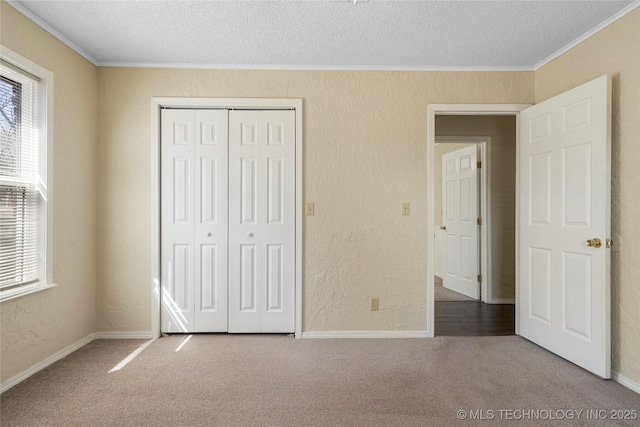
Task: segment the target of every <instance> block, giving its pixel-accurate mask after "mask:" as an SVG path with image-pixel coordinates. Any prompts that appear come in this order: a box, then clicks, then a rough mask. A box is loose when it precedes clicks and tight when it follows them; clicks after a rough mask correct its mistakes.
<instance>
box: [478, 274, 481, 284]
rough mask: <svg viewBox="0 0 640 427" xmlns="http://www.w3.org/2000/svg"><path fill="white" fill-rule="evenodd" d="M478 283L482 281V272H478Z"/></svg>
mask: <svg viewBox="0 0 640 427" xmlns="http://www.w3.org/2000/svg"><path fill="white" fill-rule="evenodd" d="M478 283H482V274H478Z"/></svg>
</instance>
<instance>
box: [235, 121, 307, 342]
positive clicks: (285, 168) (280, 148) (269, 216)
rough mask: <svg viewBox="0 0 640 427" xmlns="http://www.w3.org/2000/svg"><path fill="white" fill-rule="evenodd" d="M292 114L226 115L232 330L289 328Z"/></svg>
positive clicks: (291, 295) (291, 324)
mask: <svg viewBox="0 0 640 427" xmlns="http://www.w3.org/2000/svg"><path fill="white" fill-rule="evenodd" d="M294 218H295V112H294V111H231V112H230V113H229V332H293V330H294V296H295V295H294V275H295V270H294V261H295V219H294Z"/></svg>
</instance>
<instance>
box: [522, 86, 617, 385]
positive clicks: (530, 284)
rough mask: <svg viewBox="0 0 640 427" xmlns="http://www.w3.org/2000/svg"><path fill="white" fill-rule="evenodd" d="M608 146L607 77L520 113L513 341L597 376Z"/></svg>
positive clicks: (606, 328) (604, 328)
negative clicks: (516, 336)
mask: <svg viewBox="0 0 640 427" xmlns="http://www.w3.org/2000/svg"><path fill="white" fill-rule="evenodd" d="M610 138H611V83H610V78H609V77H608V76H603V77H600V78H598V79H596V80H593V81H592V82H589V83H586V84H584V85H582V86H579V87H577V88H575V89H572V90H570V91H568V92H565V93H563V94H560V95H558V96H555V97H553V98H551V99H548V100H546V101H543V102H541V103H539V104H537V105H534V106H532V107H530V108H527V109H526V110H523V111H522V113H521V115H520V154H519V157H520V158H519V168H520V172H519V184H518V185H519V190H520V197H519V204H520V205H519V216H520V218H519V232H520V243H519V271H518V279H519V297H518V305H519V313H520V314H519V316H518V318H519V322H520V333H521V335H522V336H523V337H525V338H527V339H529V340H531V341H533V342H535V343H537V344H539V345H541V346H542V347H545V348H547V349H548V350H550V351H552V352H554V353H556V354H558V355H560V356H562V357H564V358H566V359H568V360H570V361H571V362H573V363H575V364H577V365H579V366H582V367H583V368H585V369H587V370H589V371H591V372H593V373H595V374H597V375H599V376H601V377H603V378H609V376H610V364H611V347H610V340H611V331H610V325H611V314H610V307H611V303H610V299H611V298H610V289H611V283H610V252H609V249H608V248H609V246H610V245H609V244H608V240H607V238H608V237H609V236H610V234H609V233H610V231H611V215H610V211H611V139H610Z"/></svg>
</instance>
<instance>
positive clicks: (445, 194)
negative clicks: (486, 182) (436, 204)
mask: <svg viewBox="0 0 640 427" xmlns="http://www.w3.org/2000/svg"><path fill="white" fill-rule="evenodd" d="M477 160H478V148H477V146H476V145H472V146H470V147H467V148H463V149H460V150H456V151H453V152H451V153H447V154H445V155H444V156H442V222H443V224H444V227H446V228H445V243H444V245H445V271H444V277H443V278H442V285H443V286H444V287H445V288H448V289H451V290H452V291H455V292H458V293H460V294H463V295H466V296H468V297H471V298H475V299H479V298H480V286H479V283H478V251H479V245H478V243H479V242H478V169H477Z"/></svg>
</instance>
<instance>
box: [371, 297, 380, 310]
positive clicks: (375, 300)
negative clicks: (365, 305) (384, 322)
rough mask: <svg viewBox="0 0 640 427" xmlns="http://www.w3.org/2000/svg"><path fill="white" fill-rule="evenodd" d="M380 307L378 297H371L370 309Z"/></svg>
mask: <svg viewBox="0 0 640 427" xmlns="http://www.w3.org/2000/svg"><path fill="white" fill-rule="evenodd" d="M379 309H380V300H379V299H378V298H371V311H378V310H379Z"/></svg>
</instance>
